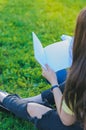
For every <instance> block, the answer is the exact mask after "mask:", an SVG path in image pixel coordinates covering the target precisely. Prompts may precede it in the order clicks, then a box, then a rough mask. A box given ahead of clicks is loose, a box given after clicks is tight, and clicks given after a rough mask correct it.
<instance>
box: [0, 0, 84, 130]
mask: <svg viewBox="0 0 86 130" xmlns="http://www.w3.org/2000/svg"><path fill="white" fill-rule="evenodd" d="M85 5H86V0H0V89H2V90H6V91H7V92H11V93H18V94H19V95H20V96H22V97H28V96H33V95H36V94H39V93H40V92H41V91H43V90H45V89H47V88H49V85H47V84H46V82H45V79H43V77H42V76H41V67H40V65H39V64H38V63H37V62H36V60H35V59H34V53H33V45H32V35H31V33H32V32H33V31H34V32H35V33H36V34H37V35H38V37H39V38H40V40H41V41H42V44H43V46H46V45H49V44H51V43H53V42H56V41H59V40H60V36H61V35H62V34H68V35H73V33H74V27H75V21H76V17H77V15H78V13H79V11H80V10H81V9H82V8H83V7H85ZM0 130H34V127H33V125H32V124H30V123H28V122H26V121H24V120H20V119H18V118H16V117H15V116H13V115H12V114H10V115H9V114H8V113H4V112H1V111H0Z"/></svg>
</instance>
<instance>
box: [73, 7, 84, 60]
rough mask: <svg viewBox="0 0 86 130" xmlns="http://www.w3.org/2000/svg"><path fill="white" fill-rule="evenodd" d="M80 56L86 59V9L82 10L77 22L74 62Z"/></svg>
mask: <svg viewBox="0 0 86 130" xmlns="http://www.w3.org/2000/svg"><path fill="white" fill-rule="evenodd" d="M80 56H81V57H82V58H83V57H84V58H86V8H84V9H83V10H81V12H80V14H79V15H78V18H77V22H76V28H75V37H74V46H73V62H75V61H76V60H77V58H79V57H80Z"/></svg>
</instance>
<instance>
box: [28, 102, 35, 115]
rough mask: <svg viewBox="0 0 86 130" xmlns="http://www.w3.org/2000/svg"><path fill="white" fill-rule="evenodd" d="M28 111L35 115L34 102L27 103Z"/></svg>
mask: <svg viewBox="0 0 86 130" xmlns="http://www.w3.org/2000/svg"><path fill="white" fill-rule="evenodd" d="M27 112H28V114H29V115H30V116H31V117H34V115H33V113H34V103H28V104H27Z"/></svg>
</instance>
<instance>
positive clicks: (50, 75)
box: [42, 65, 75, 126]
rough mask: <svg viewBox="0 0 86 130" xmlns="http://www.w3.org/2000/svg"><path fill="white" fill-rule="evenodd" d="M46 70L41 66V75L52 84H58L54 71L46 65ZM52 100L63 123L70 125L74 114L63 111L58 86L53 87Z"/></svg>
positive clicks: (73, 119) (73, 120)
mask: <svg viewBox="0 0 86 130" xmlns="http://www.w3.org/2000/svg"><path fill="white" fill-rule="evenodd" d="M46 67H47V70H45V69H44V68H42V75H43V76H44V77H45V78H46V79H47V80H48V81H49V82H50V83H51V85H52V86H54V85H58V81H57V77H56V74H55V72H54V71H53V70H52V69H51V68H50V67H49V66H48V65H46ZM53 95H54V100H55V104H56V109H57V112H58V115H59V117H60V119H61V121H62V122H63V124H64V125H67V126H69V125H72V124H73V123H74V122H75V116H74V115H70V114H68V113H67V112H65V111H64V110H63V108H62V96H63V95H62V93H61V91H60V89H59V88H58V87H56V88H54V89H53Z"/></svg>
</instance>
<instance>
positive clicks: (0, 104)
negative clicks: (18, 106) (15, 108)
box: [0, 90, 9, 111]
mask: <svg viewBox="0 0 86 130" xmlns="http://www.w3.org/2000/svg"><path fill="white" fill-rule="evenodd" d="M0 92H2V93H4V94H5V95H9V94H8V93H7V92H5V91H2V90H0ZM0 111H9V110H8V109H7V108H6V107H4V105H3V103H2V102H0Z"/></svg>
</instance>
